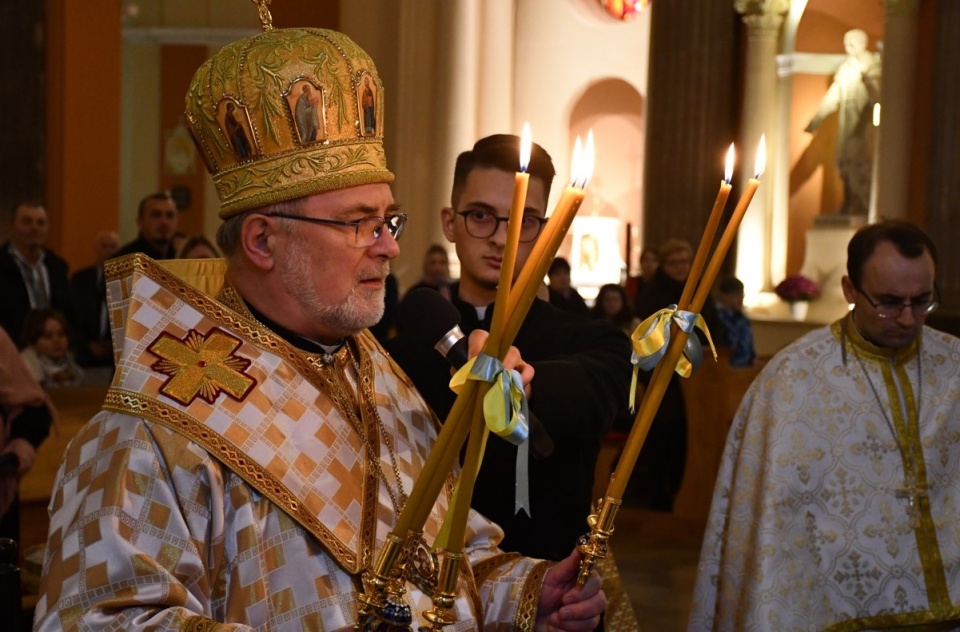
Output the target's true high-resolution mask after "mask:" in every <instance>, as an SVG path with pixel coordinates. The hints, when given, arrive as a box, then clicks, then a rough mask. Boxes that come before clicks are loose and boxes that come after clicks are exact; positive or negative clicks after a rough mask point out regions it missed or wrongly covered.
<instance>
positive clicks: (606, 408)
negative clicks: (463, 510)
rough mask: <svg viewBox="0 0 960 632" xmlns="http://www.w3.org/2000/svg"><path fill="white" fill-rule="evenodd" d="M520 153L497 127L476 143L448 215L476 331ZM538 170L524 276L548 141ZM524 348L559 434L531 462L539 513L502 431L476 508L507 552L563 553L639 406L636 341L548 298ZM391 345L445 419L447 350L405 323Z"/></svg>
mask: <svg viewBox="0 0 960 632" xmlns="http://www.w3.org/2000/svg"><path fill="white" fill-rule="evenodd" d="M519 155H520V139H519V137H517V136H512V135H506V134H498V135H494V136H488V137H486V138H483V139H481V140H479V141H477V142H476V144H475V145H474V146H473V149H471V150H470V151H466V152H463V153H462V154H460V156H459V157H458V158H457V162H456V166H455V168H454V177H453V191H452V195H451V200H450V202H451V206H450V207H447V208H444V209H442V210H441V212H440V221H441V224H442V227H443V233H444V235H445V236H446V238H447V239H448V240H449V241H451V242H452V243H453V244H454V245H455V247H456V252H457V257H458V258H459V260H460V279H459V281H458V282H457V283H454V284H453V285H452V286H451V288H450V292H451V301H452V302H453V304H454V305H455V306H456V307H457V309H458V311H459V312H460V317H461V322H460V327H461V329H462V330H463V331H464V332H465V333H469V332H471V331H474V330H476V329H484V330H487V329H489V327H490V320H491V318H492V316H493V307H492V304H493V302H494V300H495V299H496V294H497V284H498V283H499V280H500V264H501V261H502V257H503V250H504V245H505V242H506V234H507V218H508V216H509V213H510V206H511V202H512V196H513V182H514V174H515V172H516V170H517V165H518V164H519ZM529 173H530V185H529V188H528V190H527V199H526V205H525V208H524V218H523V220H522V224H521V228H520V244H519V248H518V252H517V262H516V266H515V274H516V273H519V271H520V270H521V268H522V267H523V265H524V263H525V262H526V260H527V257H528V256H529V254H530V251H531V249H532V248H533V245H534V243H535V242H536V239H537V237H538V236H539V234H540V231H541V229H542V227H543V225H544V224H545V223H546V221H547V220H546V219H545V217H544V216H545V215H546V210H547V199H548V197H549V194H550V185H551V183H552V181H553V178H554V174H555V171H554V167H553V163H552V162H551V160H550V157H549V155H548V154H547V153H546V151H544V149H543V148H542V147H540V146H539V145H537V144H534V145H533V148H532V152H531V159H530V167H529ZM514 344H515V345H516V346H517V348H518V349H519V350H520V353H521V354H522V355H523V359H524V361H526V362H529V363H530V364H531V365H533V367H534V369H535V371H536V373H535V375H534V378H533V381H532V383H531V395H530V400H529V403H530V410H531V411H532V412H533V414H534V415H535V416H536V417H537V418H538V419H539V420H540V422H541V423H542V424H543V426H544V428H545V429H546V431H547V433H548V434H549V435H550V438H551V439H552V441H553V444H554V450H553V452H552V454H550V455H549V456H543V455H541V458H532V459H531V460H530V461H529V481H530V512H529V515H528V514H527V513H525V512H523V511H521V512H517V511H516V509H515V506H514V501H515V494H514V490H515V489H516V476H515V471H516V467H515V464H516V460H517V448H516V446H514V445H512V444H510V443H508V442H506V441H504V440H501V439H499V438H496V437H491V438H490V439H489V441H488V442H487V447H486V452H485V455H484V459H483V464H482V466H481V468H480V474H479V476H478V478H477V483H476V489H475V491H474V495H473V507H474V508H475V509H477V510H478V511H480V512H481V513H483V514H484V515H486V516H488V517H490V518H492V519H493V520H494V521H495V522H497V523H498V524H499V525H500V526H502V527H503V528H504V531H505V532H506V537H505V539H504V541H503V543H502V544H501V546H502V547H503V548H504V549H505V550H508V551H519V552H520V553H523V554H524V555H531V556H533V557H539V558H543V559H550V560H559V559H562V558H563V557H565V556H566V555H567V552H568V551H569V550H570V547H571V546H572V545H573V544H574V543H575V542H576V540H577V538H578V537H579V536H580V535H582V534H583V533H586V532H587V531H588V527H587V522H586V518H587V515H588V514H589V512H590V502H591V500H592V499H591V497H590V496H591V490H592V487H593V474H594V469H595V466H596V460H597V454H598V451H599V449H600V439H601V437H603V435H604V434H605V433H606V432H607V431H608V430H609V429H610V427H611V425H612V423H613V420H614V418H615V417H616V416H617V414H618V413H619V412H620V411H622V410H625V409H626V408H627V406H628V404H629V397H628V394H629V389H630V369H631V365H630V354H631V345H630V342H629V339H628V338H627V337H626V335H625V334H624V333H623V332H622V331H620V330H619V329H618V328H617V327H614V326H613V325H611V324H609V323H606V322H603V321H598V320H591V319H589V317H587V316H581V315H578V314H573V313H571V312H565V311H562V310H559V309H557V308H555V307H553V306H552V305H550V304H549V303H548V302H546V301H543V300H540V299H536V300H535V301H534V303H533V305H532V307H531V308H530V311H529V313H528V315H527V318H526V320H525V321H524V323H523V326H522V327H521V328H520V331H519V332H518V334H517V337H516V339H515V341H514ZM388 349H390V351H391V353H392V354H393V355H394V358H395V359H396V360H397V361H398V362H399V363H400V365H401V367H403V369H404V371H406V372H407V373H408V375H410V377H411V378H412V379H413V381H414V383H415V384H416V385H417V388H418V390H420V392H421V393H423V394H424V396H425V397H426V399H427V402H428V403H429V404H430V406H431V408H433V410H434V411H435V412H436V413H437V415H438V416H439V417H440V418H441V419H444V418H445V417H446V415H447V413H448V412H449V410H450V408H451V406H452V404H453V401H454V399H455V395H454V393H453V392H452V391H450V389H449V387H448V386H447V385H448V383H449V381H450V367H449V365H447V364H445V362H444V360H443V359H442V358H441V357H440V356H439V354H437V353H434V352H433V351H432V350H426V351H425V350H423V349H422V348H420V347H418V346H417V345H416V343H415V342H414V341H411V340H409V338H408V337H407V336H406V335H405V334H404V332H403V331H402V330H401V332H400V336H399V337H398V338H395V339H394V340H392V341H391V342H390V343H389V344H388Z"/></svg>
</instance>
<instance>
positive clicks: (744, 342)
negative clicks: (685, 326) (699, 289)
mask: <svg viewBox="0 0 960 632" xmlns="http://www.w3.org/2000/svg"><path fill="white" fill-rule="evenodd" d="M714 296H715V298H716V308H717V320H718V321H719V322H720V327H719V328H718V330H717V334H716V340H715V342H716V343H717V346H718V347H726V348H728V349H730V366H753V363H754V362H756V360H757V350H756V348H755V347H754V345H753V328H752V327H751V326H750V319H749V318H747V315H746V314H744V313H743V296H744V294H743V281H741V280H740V279H738V278H737V277H735V276H730V275H727V276H724V277H723V278H721V279H720V282H719V283H717V289H716V292H714Z"/></svg>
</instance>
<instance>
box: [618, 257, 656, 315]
mask: <svg viewBox="0 0 960 632" xmlns="http://www.w3.org/2000/svg"><path fill="white" fill-rule="evenodd" d="M659 265H660V255H659V253H658V252H657V249H656V248H655V247H653V246H645V247H644V248H643V250H641V251H640V276H632V277H630V278H629V279H627V284H626V290H627V295H628V296H630V299H631V304H632V305H633V312H634V313H635V314H636V313H637V309H638V308H639V304H638V303H637V301H639V299H640V297H641V296H643V293H644V292H645V291H646V289H647V286H649V284H650V282H651V281H653V275H654V274H656V272H657V267H658V266H659Z"/></svg>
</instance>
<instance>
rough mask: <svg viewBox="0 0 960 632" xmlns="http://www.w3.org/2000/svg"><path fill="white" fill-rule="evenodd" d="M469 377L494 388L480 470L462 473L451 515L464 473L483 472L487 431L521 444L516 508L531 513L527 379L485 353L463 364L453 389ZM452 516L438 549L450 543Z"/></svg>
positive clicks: (486, 410)
mask: <svg viewBox="0 0 960 632" xmlns="http://www.w3.org/2000/svg"><path fill="white" fill-rule="evenodd" d="M468 380H479V381H481V382H488V383H489V384H491V386H490V390H488V391H487V394H486V395H484V397H483V419H484V424H485V426H486V427H485V428H484V433H483V437H482V442H483V443H482V444H481V447H480V455H481V458H480V460H479V461H478V462H477V471H476V472H461V474H460V478H458V479H457V484H456V487H455V488H454V490H453V499H452V500H451V503H450V509H449V510H448V511H447V516H448V517H449V516H452V515H453V513H454V512H453V507H454V506H456V504H457V503H459V502H463V500H461V499H460V481H461V480H462V478H463V476H464V474H468V475H470V476H473V477H474V480H476V477H477V475H478V474H479V470H480V464H481V463H482V462H483V458H482V457H483V452H484V450H485V449H486V445H487V433H488V432H492V433H494V434H495V435H497V436H498V437H502V438H503V439H506V440H507V441H509V442H510V443H512V444H514V445H515V446H517V464H516V497H515V500H514V511H515V512H517V513H519V512H520V511H521V510H522V511H525V512H526V514H527V515H528V516H529V515H530V476H529V463H530V442H529V441H528V438H529V436H530V421H529V420H530V410H529V406H528V404H527V396H526V395H525V394H524V392H523V380H522V379H521V377H520V373H519V372H517V371H516V370H514V369H506V368H504V366H503V363H502V362H500V360H498V359H497V358H494V357H492V356H489V355H487V354H485V353H480V354H479V355H477V356H475V357H473V358H470V360H468V361H467V363H466V364H464V365H463V366H462V367H460V370H458V371H457V372H456V373H455V374H454V376H453V378H452V379H451V380H450V388H451V389H452V390H453V391H454V392H455V393H459V392H460V389H461V388H462V387H463V385H464V384H466V383H467V381H468ZM447 520H448V518H444V522H443V525H442V526H441V528H440V533H439V534H438V535H437V540H436V542H435V543H434V547H435V548H443V547H445V546H446V540H447V535H448V531H449V524H448V522H447Z"/></svg>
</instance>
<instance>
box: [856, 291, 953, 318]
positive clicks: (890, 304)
mask: <svg viewBox="0 0 960 632" xmlns="http://www.w3.org/2000/svg"><path fill="white" fill-rule="evenodd" d="M854 287H855V288H857V291H858V292H860V294H861V295H862V296H863V298H865V299H867V302H868V303H870V305H871V306H872V307H873V309H874V310H876V312H877V316H878V317H880V318H899V317H900V314H902V313H903V310H904V309H906V308H910V310H911V311H912V312H913V316H914V317H915V318H916V317H918V316H926V315H927V314H929V313H931V312H933V311H934V310H935V309H937V308H938V307H940V291H939V290H938V289H937V286H936V285H934V286H933V293H931V294H921V295H920V296H914V297H911V298H910V299H909V302H907V301H880V302H874V300H873V299H872V298H870V295H869V294H867V293H866V292H864V291H863V290H862V289H860V288H859V287H858V286H856V285H855V286H854Z"/></svg>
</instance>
